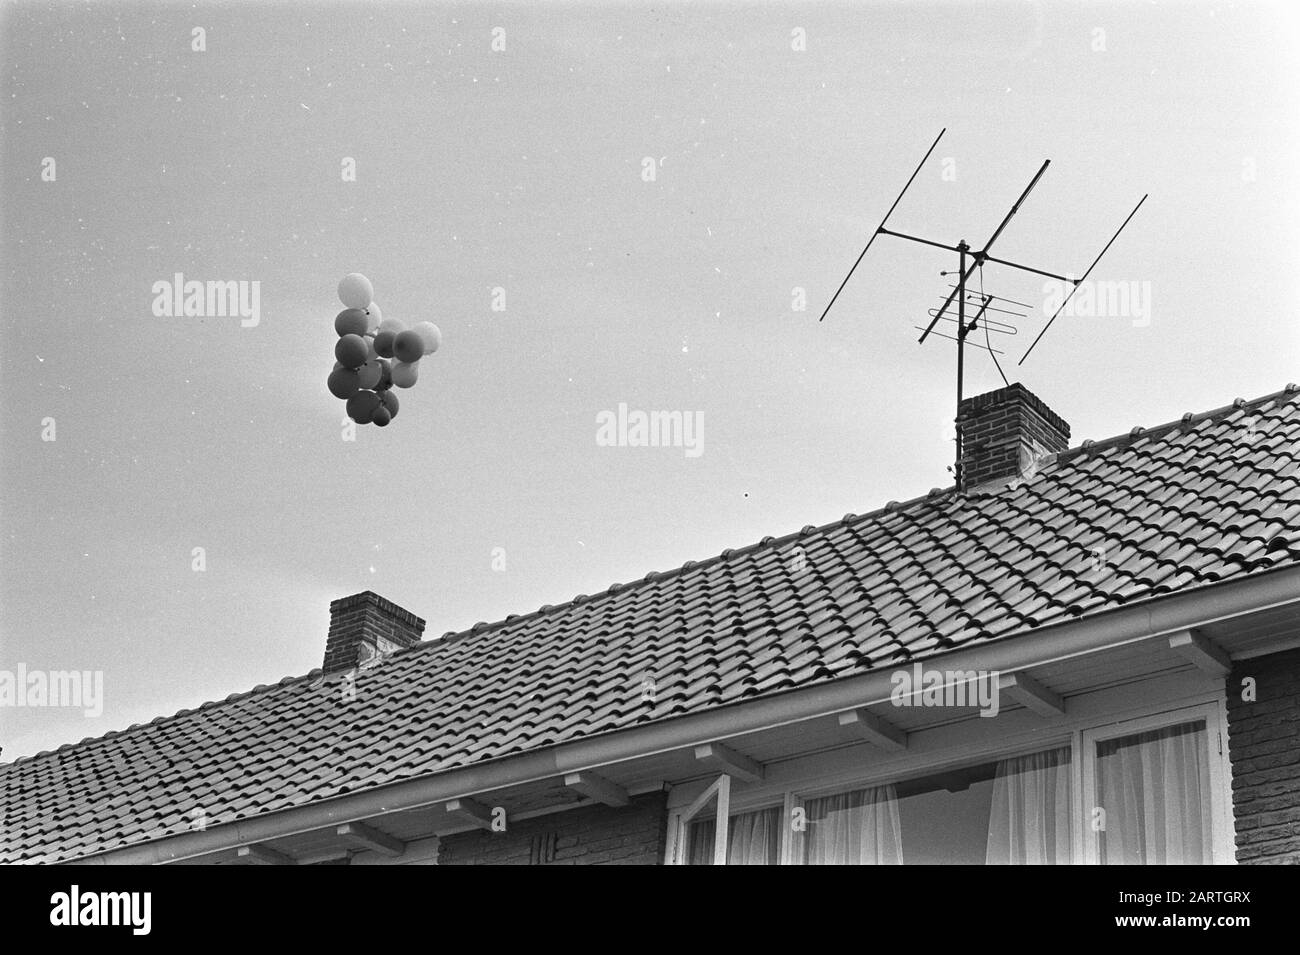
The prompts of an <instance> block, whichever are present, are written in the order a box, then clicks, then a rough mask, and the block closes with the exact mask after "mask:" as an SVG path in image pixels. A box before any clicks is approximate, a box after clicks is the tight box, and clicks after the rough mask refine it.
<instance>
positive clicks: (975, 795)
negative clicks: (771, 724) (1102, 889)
mask: <svg viewBox="0 0 1300 955" xmlns="http://www.w3.org/2000/svg"><path fill="white" fill-rule="evenodd" d="M1070 789H1071V780H1070V747H1068V746H1066V747H1061V748H1059V749H1052V750H1046V751H1043V752H1037V753H1030V754H1028V755H1026V756H1013V757H1009V758H1006V759H1001V760H997V761H995V762H990V763H982V764H980V765H977V766H970V767H963V768H960V769H954V770H948V771H946V772H942V773H935V774H931V775H928V776H922V777H919V778H916V779H910V780H906V781H903V782H899V783H891V784H889V785H884V786H874V787H871V788H868V789H859V790H854V791H852V792H847V793H838V794H836V795H831V796H824V797H821V798H818V799H807V800H805V801H804V804H803V806H804V816H805V824H806V827H805V831H804V832H803V833H802V834H801V836H799V837H798V838H797V839H796V852H795V859H796V861H798V862H800V863H802V864H804V865H900V864H902V863H905V862H906V863H912V864H918V863H920V864H944V863H948V864H965V865H982V864H985V863H988V864H1008V863H1021V864H1023V863H1037V864H1057V863H1061V864H1067V863H1069V862H1070V861H1071V828H1070Z"/></svg>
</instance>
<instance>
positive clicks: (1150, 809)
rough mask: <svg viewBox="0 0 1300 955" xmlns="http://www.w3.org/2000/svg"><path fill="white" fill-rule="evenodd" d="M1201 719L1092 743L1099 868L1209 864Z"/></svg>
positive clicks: (1209, 827)
mask: <svg viewBox="0 0 1300 955" xmlns="http://www.w3.org/2000/svg"><path fill="white" fill-rule="evenodd" d="M1206 742H1207V740H1206V732H1205V722H1204V721H1203V720H1202V721H1199V722H1196V723H1184V724H1182V725H1180V726H1170V727H1166V728H1164V729H1158V730H1153V731H1151V732H1148V733H1138V734H1136V735H1133V736H1123V737H1120V738H1118V739H1111V740H1103V741H1101V742H1099V743H1097V799H1098V802H1099V803H1100V808H1101V809H1103V810H1105V816H1104V818H1103V824H1104V828H1103V829H1102V830H1101V831H1100V832H1099V833H1098V849H1099V852H1100V859H1101V862H1102V863H1103V864H1105V863H1109V864H1112V865H1114V864H1121V865H1124V864H1128V865H1182V864H1208V863H1209V862H1211V861H1212V851H1211V832H1212V823H1211V818H1210V779H1209V767H1208V766H1207V750H1206Z"/></svg>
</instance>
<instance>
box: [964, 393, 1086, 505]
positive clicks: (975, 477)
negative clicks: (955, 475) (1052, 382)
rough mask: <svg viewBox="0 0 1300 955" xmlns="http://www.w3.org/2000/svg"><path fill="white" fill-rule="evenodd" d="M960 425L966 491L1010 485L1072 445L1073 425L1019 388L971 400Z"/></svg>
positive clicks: (965, 405)
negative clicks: (1038, 464)
mask: <svg viewBox="0 0 1300 955" xmlns="http://www.w3.org/2000/svg"><path fill="white" fill-rule="evenodd" d="M957 421H958V423H959V424H960V425H961V433H962V454H961V472H962V473H961V477H962V481H961V484H962V486H961V490H963V491H965V490H970V489H971V488H978V487H983V486H985V485H988V486H1000V485H1002V484H1006V483H1008V482H1010V481H1012V480H1014V479H1016V478H1018V477H1021V476H1023V475H1024V474H1025V473H1026V472H1028V471H1031V470H1033V469H1034V468H1035V467H1036V465H1037V461H1038V459H1039V458H1040V457H1042V456H1043V455H1045V454H1059V453H1060V452H1062V451H1064V450H1066V449H1067V448H1068V447H1069V446H1070V426H1069V425H1068V424H1066V423H1065V420H1064V419H1063V418H1061V416H1060V415H1058V414H1057V413H1056V412H1055V411H1053V410H1052V409H1051V408H1049V407H1047V405H1045V404H1044V403H1043V402H1042V400H1041V399H1040V398H1039V397H1038V396H1037V395H1035V394H1034V393H1033V392H1032V391H1030V390H1029V389H1028V388H1026V387H1025V386H1024V385H1022V384H1019V383H1017V384H1014V385H1010V386H1008V387H1006V388H999V389H998V390H997V391H990V392H988V393H987V394H983V395H976V396H975V397H973V398H966V399H965V400H964V401H962V403H961V409H960V413H959V415H958V417H957Z"/></svg>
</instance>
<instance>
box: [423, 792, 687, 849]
mask: <svg viewBox="0 0 1300 955" xmlns="http://www.w3.org/2000/svg"><path fill="white" fill-rule="evenodd" d="M667 805H668V795H667V793H662V792H657V793H646V794H644V795H641V796H635V797H633V798H632V800H631V802H630V803H629V804H628V805H627V806H624V807H622V808H619V809H615V808H611V807H609V806H587V807H584V808H582V809H570V810H568V811H566V812H557V813H552V814H550V815H546V816H537V817H535V818H532V819H524V820H521V821H520V822H513V823H510V824H509V828H508V829H507V830H506V831H505V832H485V831H483V830H475V831H473V832H459V833H456V834H455V835H450V836H445V837H443V839H442V841H441V845H440V847H439V850H438V864H439V865H659V864H661V863H662V862H663V858H664V838H665V834H666V832H667V823H668V808H667Z"/></svg>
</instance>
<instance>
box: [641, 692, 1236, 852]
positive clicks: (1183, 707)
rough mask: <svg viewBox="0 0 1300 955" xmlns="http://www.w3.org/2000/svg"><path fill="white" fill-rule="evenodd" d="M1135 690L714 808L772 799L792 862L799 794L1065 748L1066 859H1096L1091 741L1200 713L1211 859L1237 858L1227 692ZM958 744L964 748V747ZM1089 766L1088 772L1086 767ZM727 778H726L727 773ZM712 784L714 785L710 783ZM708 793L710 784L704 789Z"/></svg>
mask: <svg viewBox="0 0 1300 955" xmlns="http://www.w3.org/2000/svg"><path fill="white" fill-rule="evenodd" d="M1138 692H1140V690H1139V689H1138V688H1136V687H1130V688H1126V690H1125V691H1124V696H1125V697H1126V698H1127V699H1130V700H1132V703H1130V704H1129V705H1122V706H1119V707H1116V708H1115V710H1113V711H1112V712H1111V713H1110V714H1109V715H1102V714H1100V713H1093V714H1091V715H1090V716H1088V717H1086V718H1083V719H1074V720H1071V719H1069V718H1066V719H1065V720H1064V721H1063V722H1062V725H1060V726H1059V727H1044V731H1043V732H1042V733H1041V735H1040V734H1038V733H1035V734H1034V738H1033V739H1026V738H1024V737H1023V736H1022V735H1020V734H1017V738H1015V739H1011V740H1008V741H1007V744H1006V745H1004V746H996V745H994V746H977V747H975V750H976V751H974V752H972V751H970V749H968V748H966V749H964V748H961V747H958V746H957V745H954V746H953V748H952V749H944V750H941V751H937V752H930V753H927V754H926V755H925V756H924V757H919V756H918V757H917V758H915V759H912V758H907V757H904V758H903V759H902V760H901V761H898V762H896V763H895V764H894V765H893V766H891V767H890V768H888V769H886V770H884V771H876V772H866V773H849V774H845V773H843V772H841V771H838V770H837V771H835V772H834V773H833V776H832V775H828V776H827V777H826V778H825V779H824V781H823V780H819V779H817V778H816V777H814V778H810V779H808V780H807V782H806V784H795V785H793V786H792V785H789V784H787V785H786V786H784V787H782V789H781V790H779V791H773V788H772V787H767V786H761V785H760V786H758V787H753V786H747V787H744V788H742V790H741V791H740V792H739V793H736V792H733V791H732V789H731V787H730V785H728V787H727V801H728V806H727V812H726V814H725V816H723V815H722V814H721V813H720V814H719V818H725V819H727V820H728V822H729V820H730V816H731V810H732V807H734V808H735V811H736V812H750V811H752V810H755V809H759V808H771V807H772V806H773V805H776V804H777V803H781V804H782V805H783V811H784V815H785V818H784V824H783V825H782V826H781V834H780V840H781V841H780V845H779V846H778V856H777V857H778V860H779V864H780V865H795V864H798V863H797V860H796V859H795V858H794V854H795V850H796V848H797V846H798V842H799V840H798V839H797V838H795V837H794V836H795V834H794V833H793V832H792V831H791V829H790V821H791V819H792V818H793V812H794V810H795V809H796V808H800V807H802V806H803V803H804V800H805V799H810V798H817V797H819V796H825V795H831V794H834V793H841V792H849V791H852V790H855V789H863V788H868V787H871V786H880V785H884V784H887V783H890V782H900V781H903V780H910V779H916V778H918V777H921V776H926V775H930V774H932V773H938V772H942V771H944V770H946V769H954V768H959V767H961V766H970V765H977V764H979V763H986V762H993V761H996V760H1000V759H1007V758H1010V757H1014V756H1018V755H1026V754H1029V753H1036V752H1042V751H1044V750H1049V749H1057V748H1060V747H1063V746H1069V747H1070V773H1071V796H1072V798H1073V800H1074V805H1075V806H1076V810H1075V813H1074V815H1075V824H1074V825H1073V826H1072V858H1073V859H1074V860H1075V863H1074V864H1076V865H1079V864H1086V863H1089V862H1095V842H1094V852H1093V853H1092V854H1091V857H1090V854H1089V852H1088V847H1087V845H1086V843H1088V842H1089V841H1092V840H1089V839H1088V836H1089V835H1090V834H1091V833H1090V830H1089V817H1088V807H1090V806H1091V805H1093V802H1092V801H1091V796H1087V793H1089V792H1090V790H1089V789H1088V788H1086V783H1085V779H1084V770H1085V763H1087V762H1088V761H1089V753H1090V749H1089V747H1090V745H1092V743H1093V742H1094V741H1095V740H1096V739H1098V738H1100V739H1107V738H1110V737H1111V736H1127V735H1130V734H1132V733H1134V732H1142V731H1144V730H1145V729H1151V728H1157V727H1160V726H1168V725H1174V724H1178V723H1185V722H1190V721H1192V720H1197V719H1204V720H1205V725H1206V745H1207V747H1208V753H1207V766H1208V769H1209V773H1210V800H1211V819H1212V858H1213V861H1214V863H1215V864H1235V862H1236V847H1235V841H1234V840H1235V829H1234V821H1233V810H1232V789H1231V780H1232V771H1231V765H1230V763H1229V754H1228V741H1227V729H1226V727H1227V710H1226V698H1225V696H1224V692H1225V691H1224V690H1223V689H1216V690H1213V691H1208V692H1207V691H1206V690H1201V691H1199V692H1195V693H1192V694H1188V695H1184V696H1182V697H1181V699H1180V698H1178V697H1177V696H1174V697H1171V698H1167V699H1163V700H1160V701H1159V702H1156V703H1148V704H1147V705H1145V706H1140V705H1134V704H1136V702H1137V700H1136V698H1135V697H1136V694H1137V693H1138ZM963 749H964V751H962V750H963ZM1089 771H1091V768H1090V767H1089ZM729 783H730V779H728V784H729ZM713 785H716V782H715V783H714V784H713ZM711 788H712V786H711V787H710V789H711ZM707 792H708V790H706V793H707ZM1085 797H1086V798H1085ZM700 799H704V801H705V803H707V798H705V797H704V796H701V797H700ZM700 799H697V800H696V803H697V804H699V805H695V804H693V805H692V807H691V808H692V809H693V810H694V812H693V813H691V815H687V813H688V811H689V810H686V809H677V810H672V811H670V814H669V820H668V840H667V841H668V843H669V844H668V846H667V848H666V852H665V861H666V862H667V863H668V864H670V865H685V864H686V859H685V855H684V850H685V848H686V823H688V822H689V821H690V818H692V817H693V815H696V814H698V812H699V809H700V808H702V805H703V804H701V803H700ZM727 831H728V827H727V826H723V825H719V826H718V827H717V828H716V829H715V832H722V833H726V832H727ZM726 843H727V839H726V838H725V837H724V838H721V839H719V838H717V837H716V836H715V839H714V858H715V864H723V865H725V864H726V863H725V859H726V850H727V845H726ZM719 856H721V858H722V860H723V861H722V862H720V863H719V862H717V859H718V857H719Z"/></svg>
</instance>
